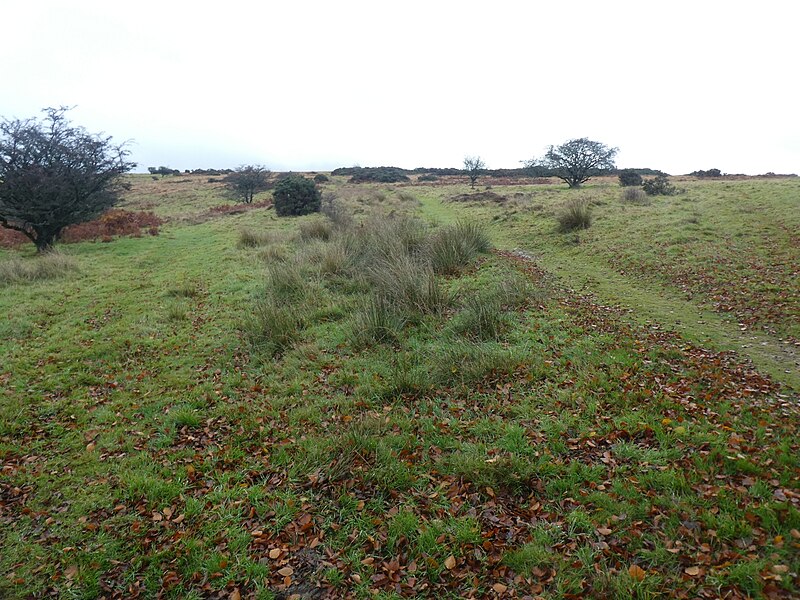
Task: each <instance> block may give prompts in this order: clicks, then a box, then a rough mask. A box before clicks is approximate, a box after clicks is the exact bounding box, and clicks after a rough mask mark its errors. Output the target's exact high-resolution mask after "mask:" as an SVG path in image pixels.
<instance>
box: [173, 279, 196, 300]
mask: <svg viewBox="0 0 800 600" xmlns="http://www.w3.org/2000/svg"><path fill="white" fill-rule="evenodd" d="M201 292H202V290H201V286H200V283H199V282H198V281H196V280H193V279H181V280H179V281H176V282H174V283H173V284H172V285H170V286H169V288H167V296H170V297H172V298H196V297H197V296H199V295H200V294H201Z"/></svg>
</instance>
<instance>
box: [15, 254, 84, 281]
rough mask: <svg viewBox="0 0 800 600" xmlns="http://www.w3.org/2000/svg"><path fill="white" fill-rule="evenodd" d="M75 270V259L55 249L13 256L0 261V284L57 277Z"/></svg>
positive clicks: (76, 268)
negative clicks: (29, 256) (23, 255)
mask: <svg viewBox="0 0 800 600" xmlns="http://www.w3.org/2000/svg"><path fill="white" fill-rule="evenodd" d="M77 270H78V263H77V261H76V260H75V259H74V258H73V257H71V256H68V255H66V254H62V253H61V252H58V251H57V250H54V251H51V252H47V253H45V254H39V255H37V256H34V257H32V258H19V257H16V256H15V257H12V258H10V259H7V260H5V261H3V262H0V285H12V284H18V283H30V282H33V281H43V280H47V279H57V278H59V277H64V276H65V275H67V274H68V273H70V272H73V271H77Z"/></svg>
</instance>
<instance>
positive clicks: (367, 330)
mask: <svg viewBox="0 0 800 600" xmlns="http://www.w3.org/2000/svg"><path fill="white" fill-rule="evenodd" d="M404 325H405V319H404V318H403V316H402V315H401V314H400V313H399V312H398V311H397V309H396V307H395V306H394V305H393V303H392V302H391V301H389V300H388V299H387V298H385V297H383V296H381V295H372V296H371V297H370V298H369V299H368V300H367V301H366V302H365V303H364V304H363V305H362V306H361V308H360V309H359V310H358V312H356V313H355V315H353V322H352V327H353V329H352V334H351V338H352V341H353V345H354V346H355V347H356V348H366V347H368V346H370V345H372V344H375V343H381V342H393V341H395V340H397V338H398V335H399V334H400V332H401V331H402V329H403V326H404Z"/></svg>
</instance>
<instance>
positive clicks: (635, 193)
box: [620, 187, 650, 204]
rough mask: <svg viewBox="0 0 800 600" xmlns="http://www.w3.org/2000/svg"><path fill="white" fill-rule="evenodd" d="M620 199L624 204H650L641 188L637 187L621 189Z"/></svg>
mask: <svg viewBox="0 0 800 600" xmlns="http://www.w3.org/2000/svg"><path fill="white" fill-rule="evenodd" d="M620 199H621V200H622V202H624V203H626V204H650V198H649V197H648V196H647V194H646V193H645V191H644V190H643V189H642V188H638V187H626V188H623V189H622V192H621V193H620Z"/></svg>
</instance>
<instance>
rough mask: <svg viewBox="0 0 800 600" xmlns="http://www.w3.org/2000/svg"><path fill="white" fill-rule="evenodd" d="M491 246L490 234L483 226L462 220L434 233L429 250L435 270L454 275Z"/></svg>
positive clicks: (430, 239) (429, 243)
mask: <svg viewBox="0 0 800 600" xmlns="http://www.w3.org/2000/svg"><path fill="white" fill-rule="evenodd" d="M490 248H491V242H490V241H489V236H488V234H487V233H486V230H485V229H484V228H483V227H482V226H480V225H478V224H476V223H471V222H463V221H462V222H458V223H456V224H455V225H450V226H447V227H443V228H442V229H440V230H439V231H437V232H435V233H434V234H432V235H431V236H430V238H429V242H428V247H427V252H428V257H429V260H430V262H431V266H432V267H433V270H434V272H436V273H439V274H445V275H452V274H455V273H458V272H459V271H460V270H461V269H463V268H464V267H465V266H467V265H468V264H469V263H471V262H472V261H473V260H474V259H475V258H476V257H477V256H478V254H481V253H484V252H487V251H488V250H489V249H490Z"/></svg>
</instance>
